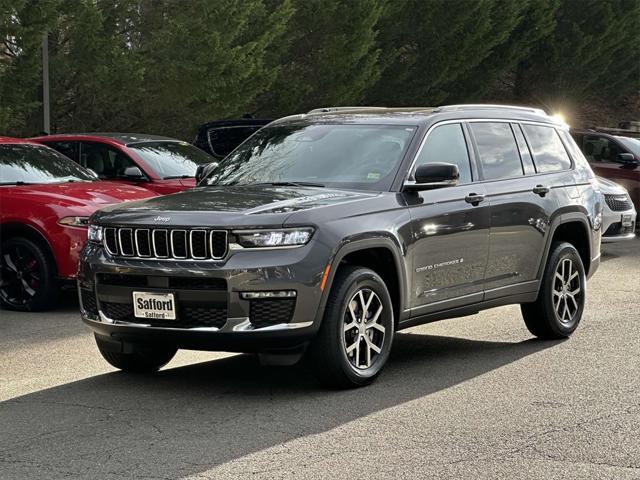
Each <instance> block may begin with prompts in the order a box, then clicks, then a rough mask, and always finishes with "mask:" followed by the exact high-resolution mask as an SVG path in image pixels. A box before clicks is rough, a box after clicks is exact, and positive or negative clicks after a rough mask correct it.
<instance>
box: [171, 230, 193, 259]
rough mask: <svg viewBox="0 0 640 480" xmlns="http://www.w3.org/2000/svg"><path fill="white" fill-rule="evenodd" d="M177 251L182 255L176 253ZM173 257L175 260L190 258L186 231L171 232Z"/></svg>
mask: <svg viewBox="0 0 640 480" xmlns="http://www.w3.org/2000/svg"><path fill="white" fill-rule="evenodd" d="M183 246H184V247H183ZM183 248H184V254H183ZM176 251H179V252H180V253H176ZM171 256H172V257H173V258H187V257H188V256H189V252H188V251H187V231H186V230H171Z"/></svg>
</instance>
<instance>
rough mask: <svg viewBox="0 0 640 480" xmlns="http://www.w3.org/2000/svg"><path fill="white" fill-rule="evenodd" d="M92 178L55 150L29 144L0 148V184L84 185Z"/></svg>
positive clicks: (93, 178)
mask: <svg viewBox="0 0 640 480" xmlns="http://www.w3.org/2000/svg"><path fill="white" fill-rule="evenodd" d="M92 180H96V178H95V177H94V176H93V175H91V173H90V172H89V171H87V170H86V169H85V168H83V167H81V166H80V165H78V164H77V163H75V162H74V161H73V160H70V159H69V158H67V157H65V156H64V155H62V154H61V153H58V152H56V151H55V150H53V149H51V148H48V147H45V146H42V145H31V144H24V143H23V144H3V145H0V184H3V185H15V184H20V183H61V182H84V181H92Z"/></svg>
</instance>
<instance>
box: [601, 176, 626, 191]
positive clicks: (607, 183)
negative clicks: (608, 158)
mask: <svg viewBox="0 0 640 480" xmlns="http://www.w3.org/2000/svg"><path fill="white" fill-rule="evenodd" d="M596 178H597V179H598V183H599V184H600V190H601V191H602V193H606V194H613V195H622V194H626V193H627V189H626V188H624V187H623V186H622V185H620V184H618V183H616V182H612V181H611V180H609V179H607V178H603V177H596Z"/></svg>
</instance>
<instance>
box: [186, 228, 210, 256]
mask: <svg viewBox="0 0 640 480" xmlns="http://www.w3.org/2000/svg"><path fill="white" fill-rule="evenodd" d="M194 239H195V243H194ZM207 243H208V242H207V231H206V230H191V231H190V232H189V250H190V251H191V258H195V259H198V260H203V259H205V258H207Z"/></svg>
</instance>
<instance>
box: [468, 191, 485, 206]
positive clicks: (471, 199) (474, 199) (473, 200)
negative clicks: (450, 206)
mask: <svg viewBox="0 0 640 480" xmlns="http://www.w3.org/2000/svg"><path fill="white" fill-rule="evenodd" d="M483 200H484V195H479V194H477V193H470V194H469V195H467V196H466V197H464V201H465V202H467V203H470V204H471V205H473V206H474V207H475V206H477V205H478V204H479V203H480V202H482V201H483Z"/></svg>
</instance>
